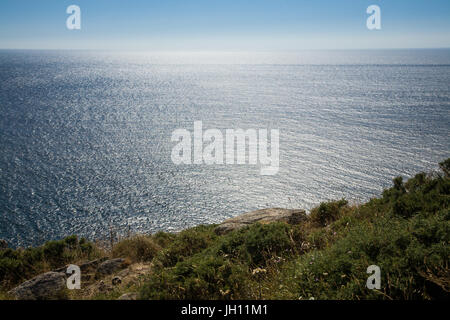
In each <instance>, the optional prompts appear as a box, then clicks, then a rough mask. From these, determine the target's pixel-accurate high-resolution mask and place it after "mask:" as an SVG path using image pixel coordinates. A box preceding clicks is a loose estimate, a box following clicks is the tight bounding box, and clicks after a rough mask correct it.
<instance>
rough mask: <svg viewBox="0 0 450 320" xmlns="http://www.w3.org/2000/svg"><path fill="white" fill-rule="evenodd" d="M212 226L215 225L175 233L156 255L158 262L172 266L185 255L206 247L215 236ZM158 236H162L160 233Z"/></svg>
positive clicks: (190, 254)
mask: <svg viewBox="0 0 450 320" xmlns="http://www.w3.org/2000/svg"><path fill="white" fill-rule="evenodd" d="M214 228H215V225H211V226H198V227H194V228H191V229H187V230H184V231H181V232H180V233H179V234H176V236H175V237H174V238H173V240H172V241H171V243H170V244H169V245H167V247H166V248H165V249H164V250H162V251H161V252H160V254H159V255H158V260H159V262H161V263H162V264H163V265H164V266H166V267H170V266H174V265H175V264H176V263H177V262H179V261H183V260H184V258H185V257H189V256H192V255H194V254H195V253H197V252H200V251H201V250H203V249H205V248H207V247H208V246H209V245H210V244H211V243H213V241H214V240H215V239H216V238H217V235H216V234H215V233H214ZM159 238H160V239H161V238H162V237H161V235H160V236H159Z"/></svg>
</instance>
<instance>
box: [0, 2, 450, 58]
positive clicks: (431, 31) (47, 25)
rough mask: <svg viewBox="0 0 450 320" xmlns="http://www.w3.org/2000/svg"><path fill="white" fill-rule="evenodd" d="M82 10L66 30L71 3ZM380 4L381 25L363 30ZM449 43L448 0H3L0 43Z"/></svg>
mask: <svg viewBox="0 0 450 320" xmlns="http://www.w3.org/2000/svg"><path fill="white" fill-rule="evenodd" d="M71 4H76V5H78V6H80V8H81V30H73V31H70V30H67V28H66V19H67V17H68V14H66V8H67V7H68V6H69V5H71ZM371 4H377V5H379V6H380V8H381V19H382V29H381V30H379V31H369V30H368V29H367V28H366V19H367V17H368V15H367V14H366V8H367V7H368V6H369V5H371ZM430 47H434V48H436V47H439V48H442V47H450V0H158V1H153V0H122V1H119V0H69V1H66V0H1V1H0V48H32V49H121V50H228V51H234V50H249V51H252V50H258V51H262V50H269V51H272V50H281V51H283V50H301V49H346V48H362V49H364V48H430Z"/></svg>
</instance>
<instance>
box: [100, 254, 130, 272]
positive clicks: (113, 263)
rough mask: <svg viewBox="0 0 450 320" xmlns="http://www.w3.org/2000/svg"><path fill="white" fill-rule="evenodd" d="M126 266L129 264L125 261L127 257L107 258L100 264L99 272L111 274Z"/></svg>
mask: <svg viewBox="0 0 450 320" xmlns="http://www.w3.org/2000/svg"><path fill="white" fill-rule="evenodd" d="M126 267H127V264H126V263H125V259H123V258H116V259H111V260H106V261H104V262H102V263H101V264H100V265H99V266H98V268H97V273H98V274H99V275H109V274H113V273H114V272H116V271H118V270H121V269H124V268H126Z"/></svg>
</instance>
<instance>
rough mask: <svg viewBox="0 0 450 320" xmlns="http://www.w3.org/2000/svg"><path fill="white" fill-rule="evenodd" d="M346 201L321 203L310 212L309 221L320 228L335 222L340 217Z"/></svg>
mask: <svg viewBox="0 0 450 320" xmlns="http://www.w3.org/2000/svg"><path fill="white" fill-rule="evenodd" d="M347 204H348V202H347V200H345V199H341V200H339V201H330V202H322V203H321V204H320V205H319V206H318V207H316V208H314V209H312V210H311V214H310V218H311V221H312V222H313V223H314V224H315V225H317V226H320V227H324V226H326V225H327V224H329V223H331V222H333V221H335V220H337V219H338V218H339V217H340V214H341V209H342V208H344V207H346V206H347Z"/></svg>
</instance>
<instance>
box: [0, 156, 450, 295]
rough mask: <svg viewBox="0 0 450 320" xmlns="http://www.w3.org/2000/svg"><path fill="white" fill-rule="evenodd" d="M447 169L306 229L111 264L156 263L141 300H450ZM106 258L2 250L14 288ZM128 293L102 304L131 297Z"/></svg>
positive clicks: (142, 247)
mask: <svg viewBox="0 0 450 320" xmlns="http://www.w3.org/2000/svg"><path fill="white" fill-rule="evenodd" d="M440 167H441V169H442V172H441V173H432V174H425V173H419V174H417V175H416V176H415V177H414V178H412V179H409V180H408V181H406V182H404V181H403V179H402V178H401V177H397V178H395V179H394V180H393V186H392V187H391V188H389V189H386V190H385V191H384V192H383V194H382V197H381V198H377V199H372V200H370V201H368V202H367V203H365V204H362V205H350V204H349V203H348V202H347V201H346V200H344V199H342V200H338V201H330V202H324V203H321V204H320V205H319V206H318V207H316V208H314V209H312V210H311V214H310V215H309V218H308V220H307V221H306V222H302V223H301V224H299V225H289V224H286V223H282V222H278V223H271V224H254V225H250V226H248V227H245V228H242V229H240V230H235V231H232V232H230V233H228V234H225V235H217V234H216V233H215V232H214V229H215V227H216V226H214V225H209V226H198V227H195V228H191V229H187V230H184V231H182V232H180V233H176V234H172V233H164V232H159V233H157V234H154V235H149V236H139V237H134V238H131V239H127V240H124V241H121V242H120V243H118V244H116V245H115V246H114V248H113V250H112V255H113V256H116V257H126V258H128V259H129V260H130V261H131V262H135V263H149V262H151V268H149V270H151V271H149V272H147V273H146V274H145V275H144V276H143V278H142V279H140V280H139V282H137V284H136V283H135V284H133V287H132V288H133V291H134V292H138V293H139V298H141V299H312V298H314V299H449V290H450V272H449V266H448V262H449V254H450V247H449V240H450V239H449V238H450V208H449V202H450V179H449V172H450V159H448V160H446V161H444V162H442V163H440ZM98 254H99V250H98V249H95V246H93V245H92V244H90V243H89V242H86V241H84V240H80V241H78V240H77V239H76V237H69V238H66V239H64V240H61V241H56V242H55V241H52V242H49V243H47V244H46V245H44V246H43V247H39V248H35V249H26V250H11V249H7V250H3V251H0V281H2V286H3V288H6V287H10V286H11V284H15V283H17V282H18V281H22V280H24V279H26V278H30V277H31V276H33V275H35V274H37V273H39V272H42V271H44V270H48V269H50V268H51V267H56V266H58V267H59V266H61V265H64V264H65V263H69V262H73V261H75V260H80V259H82V258H88V257H89V258H92V257H93V256H96V255H98ZM369 265H377V266H379V267H380V268H381V289H379V290H369V289H367V288H366V280H367V278H368V276H369V275H368V274H367V273H366V270H367V267H368V266H369ZM30 266H33V268H34V269H30ZM30 270H31V271H30ZM121 290H122V289H120V288H116V289H115V291H114V292H113V293H112V294H110V295H97V296H96V298H102V299H108V298H116V297H118V296H120V294H122V293H125V292H129V290H130V289H129V288H127V289H126V290H127V291H123V292H122V291H121ZM123 290H125V289H123ZM3 291H5V290H3ZM0 292H2V290H0ZM1 298H2V295H0V299H1Z"/></svg>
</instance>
